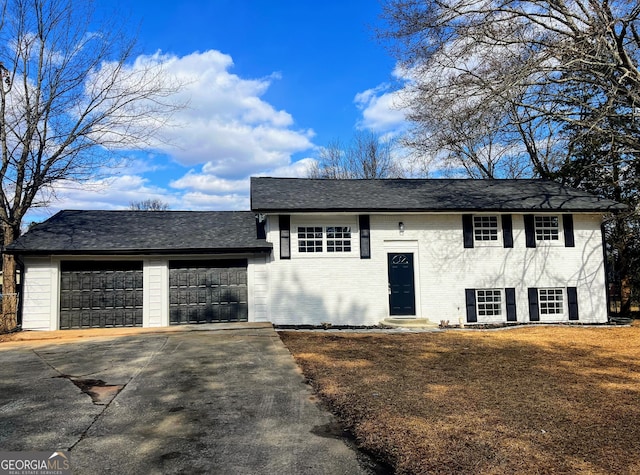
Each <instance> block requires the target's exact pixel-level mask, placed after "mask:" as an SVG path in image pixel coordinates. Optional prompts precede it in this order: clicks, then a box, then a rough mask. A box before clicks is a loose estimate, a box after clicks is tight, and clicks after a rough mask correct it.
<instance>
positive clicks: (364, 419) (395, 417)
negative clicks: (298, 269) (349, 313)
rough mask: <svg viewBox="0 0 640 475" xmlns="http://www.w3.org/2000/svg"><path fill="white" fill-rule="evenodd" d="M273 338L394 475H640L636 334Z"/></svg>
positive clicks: (546, 331) (526, 331) (546, 330)
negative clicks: (562, 474)
mask: <svg viewBox="0 0 640 475" xmlns="http://www.w3.org/2000/svg"><path fill="white" fill-rule="evenodd" d="M280 336H281V338H282V340H283V341H284V343H285V345H287V347H288V348H289V349H290V350H291V352H292V353H293V355H294V356H295V358H296V360H297V362H298V364H299V365H300V366H301V367H302V369H303V371H304V374H305V376H306V378H307V379H308V380H309V382H310V383H311V384H312V385H313V387H314V388H315V389H316V391H317V392H318V394H319V395H320V396H321V397H322V399H323V400H325V401H326V402H327V403H328V404H329V405H330V407H331V408H332V409H333V411H334V412H335V413H336V414H337V415H338V416H339V418H340V419H341V420H342V421H343V422H344V423H345V424H346V425H347V427H349V428H350V429H351V431H352V432H353V434H354V435H355V437H356V440H357V442H358V444H359V445H360V446H362V447H363V448H365V449H367V450H369V451H371V452H372V453H374V454H376V455H377V456H378V457H379V458H381V459H382V460H385V461H386V462H388V463H389V464H390V465H392V466H393V467H395V470H396V472H397V473H401V474H407V473H500V474H504V473H510V474H511V473H532V474H533V473H616V474H623V473H628V474H631V473H640V325H635V326H633V327H617V328H605V327H568V326H544V327H533V326H530V327H520V328H516V329H509V330H502V331H468V332H461V331H456V330H450V331H446V332H442V333H421V334H380V333H375V334H374V333H368V334H366V333H359V334H358V333H335V332H331V333H329V332H326V333H323V332H282V333H280Z"/></svg>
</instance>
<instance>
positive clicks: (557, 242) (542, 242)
mask: <svg viewBox="0 0 640 475" xmlns="http://www.w3.org/2000/svg"><path fill="white" fill-rule="evenodd" d="M539 217H543V218H544V217H549V218H551V217H555V218H557V220H558V239H556V240H543V239H538V233H537V229H538V226H536V218H539ZM533 239H534V240H535V243H536V247H542V246H550V247H564V229H563V223H562V215H560V214H535V215H534V216H533ZM550 288H551V287H550Z"/></svg>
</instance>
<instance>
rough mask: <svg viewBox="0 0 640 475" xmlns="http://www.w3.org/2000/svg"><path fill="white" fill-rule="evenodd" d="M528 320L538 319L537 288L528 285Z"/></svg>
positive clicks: (534, 320) (536, 320) (537, 320)
mask: <svg viewBox="0 0 640 475" xmlns="http://www.w3.org/2000/svg"><path fill="white" fill-rule="evenodd" d="M529 321H531V322H539V321H540V307H539V306H538V289H536V288H535V287H529Z"/></svg>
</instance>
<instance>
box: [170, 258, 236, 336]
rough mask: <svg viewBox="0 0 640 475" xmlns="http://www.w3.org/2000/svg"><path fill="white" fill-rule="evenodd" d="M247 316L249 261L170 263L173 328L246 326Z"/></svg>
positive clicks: (171, 320) (171, 318)
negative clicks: (188, 326) (180, 325)
mask: <svg viewBox="0 0 640 475" xmlns="http://www.w3.org/2000/svg"><path fill="white" fill-rule="evenodd" d="M248 316H249V311H248V305H247V260H246V259H234V260H209V261H172V262H170V264H169V320H170V322H171V324H172V325H179V324H187V323H212V322H246V321H247V320H248Z"/></svg>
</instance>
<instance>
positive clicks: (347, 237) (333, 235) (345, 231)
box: [327, 226, 351, 252]
mask: <svg viewBox="0 0 640 475" xmlns="http://www.w3.org/2000/svg"><path fill="white" fill-rule="evenodd" d="M327 252H351V228H350V227H349V226H329V227H327Z"/></svg>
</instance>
